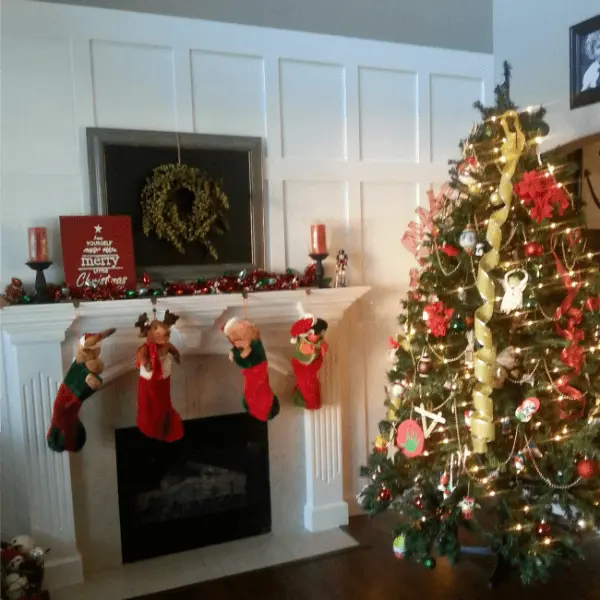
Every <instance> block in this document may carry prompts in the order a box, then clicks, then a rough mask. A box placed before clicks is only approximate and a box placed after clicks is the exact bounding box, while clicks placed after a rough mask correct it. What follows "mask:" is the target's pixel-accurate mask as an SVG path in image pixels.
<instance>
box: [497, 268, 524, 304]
mask: <svg viewBox="0 0 600 600" xmlns="http://www.w3.org/2000/svg"><path fill="white" fill-rule="evenodd" d="M528 281H529V274H528V273H527V271H525V270H524V269H513V270H512V271H509V272H508V273H507V274H506V275H505V276H504V281H503V283H502V285H503V286H504V298H502V304H501V305H500V311H501V312H503V313H510V312H512V311H513V310H519V309H521V308H523V292H524V291H525V288H526V287H527V282H528Z"/></svg>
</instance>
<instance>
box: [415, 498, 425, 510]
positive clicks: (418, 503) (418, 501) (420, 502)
mask: <svg viewBox="0 0 600 600" xmlns="http://www.w3.org/2000/svg"><path fill="white" fill-rule="evenodd" d="M415 506H416V507H417V508H418V509H419V510H423V506H424V505H423V498H421V496H419V497H418V498H417V499H416V500H415Z"/></svg>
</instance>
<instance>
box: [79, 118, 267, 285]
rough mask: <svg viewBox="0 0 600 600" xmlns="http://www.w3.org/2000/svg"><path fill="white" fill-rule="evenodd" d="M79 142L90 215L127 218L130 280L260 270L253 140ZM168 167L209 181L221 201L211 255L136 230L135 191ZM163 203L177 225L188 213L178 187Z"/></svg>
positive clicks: (95, 138) (258, 176) (114, 132)
mask: <svg viewBox="0 0 600 600" xmlns="http://www.w3.org/2000/svg"><path fill="white" fill-rule="evenodd" d="M87 142H88V163H89V175H90V201H91V206H90V212H91V214H92V215H106V216H122V215H123V216H127V217H129V218H130V220H131V229H132V236H133V249H134V254H135V265H136V270H137V272H138V275H140V274H141V273H147V274H148V275H149V276H150V277H151V278H152V279H154V280H161V279H169V280H188V279H195V278H198V277H199V276H202V277H213V276H219V275H222V274H223V273H224V272H230V271H231V272H239V271H242V270H246V269H263V268H264V267H265V262H266V244H265V201H264V185H263V179H264V170H263V142H262V139H261V138H254V137H235V136H222V135H205V134H193V133H176V132H166V131H134V130H124V129H96V128H88V129H87ZM173 164H175V165H178V164H182V165H185V166H187V167H190V168H192V169H198V170H199V171H202V172H203V173H207V174H209V175H210V179H211V180H214V181H217V182H218V184H219V187H220V188H221V190H222V191H223V193H224V194H225V196H226V198H227V201H228V205H229V207H228V211H227V216H226V225H224V226H223V227H222V231H221V232H220V233H219V234H218V235H215V236H214V237H212V238H211V243H212V245H213V247H214V248H215V252H214V255H211V254H210V253H208V252H207V250H206V247H205V246H204V245H203V244H201V243H198V242H190V243H185V247H183V248H180V249H178V248H177V247H176V246H174V245H173V243H171V242H170V241H168V240H167V239H159V237H158V236H157V235H156V234H154V233H152V232H150V233H145V231H144V226H143V209H142V202H141V197H142V190H143V189H144V188H145V186H146V184H147V183H148V181H149V178H150V177H151V176H152V174H153V173H154V169H156V168H157V167H159V166H161V165H173ZM169 202H172V203H173V204H174V205H175V206H176V207H177V211H178V213H179V214H180V215H181V218H182V219H187V217H188V215H190V214H192V212H193V210H194V208H193V207H194V195H193V194H191V193H190V188H189V186H187V187H186V185H184V184H181V185H177V186H174V187H173V189H172V192H169ZM182 250H183V251H182Z"/></svg>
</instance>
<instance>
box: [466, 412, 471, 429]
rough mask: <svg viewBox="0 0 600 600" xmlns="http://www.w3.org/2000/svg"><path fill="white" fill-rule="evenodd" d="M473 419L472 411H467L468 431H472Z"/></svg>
mask: <svg viewBox="0 0 600 600" xmlns="http://www.w3.org/2000/svg"><path fill="white" fill-rule="evenodd" d="M472 418H473V411H472V410H465V425H466V426H467V429H468V430H471V419H472Z"/></svg>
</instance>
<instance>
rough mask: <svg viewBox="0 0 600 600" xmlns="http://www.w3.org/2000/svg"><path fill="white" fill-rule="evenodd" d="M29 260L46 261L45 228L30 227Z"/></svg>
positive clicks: (46, 243) (46, 237)
mask: <svg viewBox="0 0 600 600" xmlns="http://www.w3.org/2000/svg"><path fill="white" fill-rule="evenodd" d="M28 235H29V260H30V261H31V262H47V261H48V231H47V230H46V228H45V227H30V228H29V231H28Z"/></svg>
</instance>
